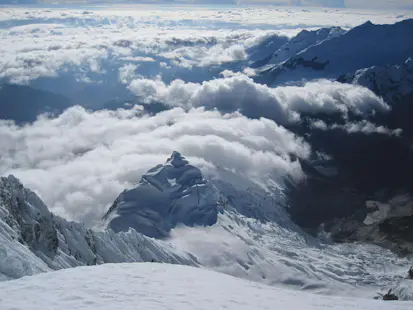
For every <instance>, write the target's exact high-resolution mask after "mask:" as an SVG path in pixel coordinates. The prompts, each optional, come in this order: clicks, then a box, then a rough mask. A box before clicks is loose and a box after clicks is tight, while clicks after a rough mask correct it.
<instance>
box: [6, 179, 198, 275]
mask: <svg viewBox="0 0 413 310" xmlns="http://www.w3.org/2000/svg"><path fill="white" fill-rule="evenodd" d="M0 261H1V262H2V263H1V264H0V280H7V279H12V278H18V277H22V276H26V275H31V274H35V273H39V272H45V271H49V270H57V269H62V268H68V267H76V266H82V265H95V264H102V263H120V262H139V261H158V262H168V263H175V264H187V265H197V262H196V260H195V259H194V257H192V256H190V255H187V254H185V253H183V254H182V255H181V256H179V255H177V254H176V253H175V252H174V251H173V249H172V247H171V246H170V245H169V244H168V243H164V242H162V241H156V240H153V239H150V238H148V237H146V236H144V235H142V234H140V233H138V232H136V231H135V230H128V231H126V232H120V233H115V232H113V231H111V230H108V231H103V232H96V231H93V230H91V229H88V228H86V227H85V226H84V225H83V224H81V223H75V222H68V221H66V220H65V219H63V218H60V217H58V216H55V215H53V214H52V213H51V212H50V211H49V210H48V209H47V207H46V206H45V204H44V203H43V202H42V201H41V199H40V198H39V197H38V196H37V195H36V194H35V193H34V192H32V191H30V190H28V189H26V188H24V187H23V185H22V184H21V183H20V182H19V181H18V180H17V179H16V178H15V177H13V176H9V177H2V178H0Z"/></svg>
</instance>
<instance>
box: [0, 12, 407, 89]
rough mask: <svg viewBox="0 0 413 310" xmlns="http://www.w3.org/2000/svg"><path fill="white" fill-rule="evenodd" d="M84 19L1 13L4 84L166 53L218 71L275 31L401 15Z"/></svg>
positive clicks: (97, 15) (118, 15)
mask: <svg viewBox="0 0 413 310" xmlns="http://www.w3.org/2000/svg"><path fill="white" fill-rule="evenodd" d="M83 13H84V10H70V9H65V10H64V11H63V10H61V9H42V8H25V7H14V8H11V7H10V8H6V7H5V8H1V9H0V26H1V31H0V40H1V42H2V44H1V46H0V78H2V77H5V78H8V79H10V80H11V81H12V82H17V83H27V82H29V81H31V80H33V79H36V78H38V77H44V76H46V77H55V76H57V75H59V74H61V73H62V72H64V71H67V70H74V71H76V72H81V73H82V74H83V75H87V73H88V72H95V73H98V74H102V73H106V72H105V69H106V68H105V65H104V62H105V61H107V62H110V63H112V64H115V65H118V66H122V65H123V64H124V61H125V60H126V61H131V62H132V61H134V62H149V61H152V59H154V58H153V56H156V57H155V58H156V59H158V57H160V56H162V55H163V56H165V57H167V58H169V59H171V61H170V62H169V65H175V66H181V67H185V68H191V67H193V66H210V65H217V64H218V65H219V64H222V63H226V62H232V61H239V60H245V58H246V49H247V48H248V47H251V46H252V45H255V44H257V43H258V42H260V40H262V39H264V38H268V36H269V35H273V34H275V33H279V34H283V33H287V34H289V35H294V34H296V33H297V32H298V31H300V30H301V29H303V28H308V29H313V28H319V27H328V26H344V27H352V26H355V25H358V24H361V23H363V22H365V21H366V20H371V21H373V22H375V23H380V24H383V23H393V22H395V21H398V20H400V16H401V14H400V12H384V11H383V12H380V13H377V12H368V11H366V12H363V14H360V13H359V12H356V11H351V10H346V11H342V10H327V11H326V10H321V9H317V8H314V9H311V10H309V11H302V10H300V9H297V8H295V9H294V8H288V9H287V8H276V7H274V8H263V7H256V8H234V9H233V10H220V9H208V10H207V9H205V8H202V7H185V8H184V9H182V8H176V10H162V9H157V8H156V7H155V6H129V7H126V8H125V7H118V8H116V7H111V8H110V9H105V8H102V9H99V10H93V9H91V10H90V12H89V14H83ZM402 15H403V18H408V17H413V14H409V13H403V14H402ZM90 38H93V40H91V39H90ZM143 55H144V56H143ZM119 61H120V62H119ZM118 62H119V63H118ZM103 77H104V76H103V75H102V78H103Z"/></svg>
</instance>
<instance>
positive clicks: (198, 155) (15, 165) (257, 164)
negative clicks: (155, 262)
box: [0, 106, 310, 225]
mask: <svg viewBox="0 0 413 310" xmlns="http://www.w3.org/2000/svg"><path fill="white" fill-rule="evenodd" d="M0 140H1V141H2V143H1V145H0V154H1V157H0V174H1V175H5V174H9V173H13V174H14V175H16V176H17V177H18V178H21V180H22V182H23V183H24V184H25V185H26V186H27V187H29V188H31V189H33V190H35V191H37V192H38V193H39V194H40V196H41V198H42V199H44V201H45V203H46V204H48V206H49V207H50V208H51V210H52V211H53V212H56V213H57V214H59V215H62V216H65V217H67V218H68V219H72V220H77V221H83V222H85V223H86V224H87V225H95V224H97V223H99V220H100V217H101V216H102V215H103V214H104V212H105V211H106V210H107V208H108V206H109V205H110V204H111V203H112V202H113V200H114V199H115V198H116V197H117V196H118V194H119V193H120V192H121V191H123V189H125V188H126V187H130V186H132V185H133V184H134V183H136V182H138V181H139V179H140V176H141V175H142V174H143V173H144V172H146V171H147V170H148V169H149V168H151V167H153V166H155V165H157V164H159V163H163V162H165V160H166V159H167V157H169V155H170V154H171V153H172V151H173V150H177V151H180V152H182V154H184V155H185V156H187V157H188V159H189V160H190V161H191V162H192V163H193V164H195V165H198V166H200V167H201V168H202V169H203V171H204V172H205V173H206V174H207V175H209V176H210V177H213V176H214V175H215V176H217V174H219V173H220V171H221V172H222V171H224V170H226V171H228V172H231V173H235V174H236V175H237V176H238V177H240V178H245V179H247V180H256V181H257V182H259V181H263V180H265V179H266V178H268V176H269V174H272V178H275V181H277V182H280V184H282V182H281V180H282V178H283V177H284V176H286V175H291V176H292V177H300V176H301V168H300V165H299V163H298V162H297V161H294V160H293V159H291V158H290V154H293V155H295V156H299V157H302V158H306V157H307V156H309V152H310V148H309V146H308V145H307V144H306V143H305V142H303V140H302V139H300V138H298V137H296V136H295V135H293V134H292V133H291V132H289V131H287V130H286V129H285V128H283V127H281V126H278V125H277V124H275V123H274V122H273V121H270V120H268V119H259V120H250V119H247V118H246V117H244V116H242V115H240V114H238V113H233V114H227V115H222V114H220V113H219V112H217V111H205V110H204V109H202V108H198V109H192V110H190V111H188V112H185V111H184V110H183V109H181V108H175V109H172V110H169V111H165V112H162V113H159V114H157V115H155V116H147V115H142V114H141V109H140V108H139V106H136V107H135V108H134V109H132V110H122V109H121V110H117V111H114V112H110V111H99V112H94V113H90V112H87V111H86V110H84V109H83V108H81V107H73V108H70V109H68V110H67V111H65V112H64V113H63V114H62V115H61V116H59V117H58V118H55V119H48V118H41V119H39V120H38V121H37V122H35V123H33V124H32V125H27V126H24V127H17V126H15V125H13V124H10V123H7V122H1V123H0Z"/></svg>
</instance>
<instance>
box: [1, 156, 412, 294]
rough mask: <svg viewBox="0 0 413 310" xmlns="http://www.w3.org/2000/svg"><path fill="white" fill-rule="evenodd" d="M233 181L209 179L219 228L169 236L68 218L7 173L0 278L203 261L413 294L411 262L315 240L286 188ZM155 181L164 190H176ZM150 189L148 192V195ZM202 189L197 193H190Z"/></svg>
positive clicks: (237, 271)
mask: <svg viewBox="0 0 413 310" xmlns="http://www.w3.org/2000/svg"><path fill="white" fill-rule="evenodd" d="M175 155H176V154H175ZM167 165H168V164H167ZM163 166H164V165H162V167H163ZM158 168H160V167H158ZM170 168H171V169H172V167H170ZM191 170H193V168H192V169H190V170H189V171H191ZM151 171H154V170H151ZM156 171H158V172H160V171H162V169H157V170H156ZM195 171H198V170H196V169H195ZM154 175H156V176H158V175H157V174H156V173H155V174H154ZM166 175H168V174H166ZM161 179H162V178H161ZM228 179H229V178H228V177H223V178H222V179H221V178H219V179H216V180H214V179H212V180H211V181H210V182H211V184H214V185H213V186H214V187H215V188H216V189H217V190H218V191H219V195H220V198H219V201H218V204H219V206H220V208H222V210H221V211H220V212H219V213H218V218H217V222H216V223H215V224H214V225H212V226H202V225H201V226H199V225H198V226H195V227H188V226H184V225H182V224H180V225H178V226H176V227H175V228H173V229H171V231H170V232H169V238H168V239H167V240H166V241H160V240H155V239H151V238H148V237H146V236H144V235H142V234H140V233H138V232H136V231H135V230H133V229H131V230H128V231H127V232H119V233H114V232H113V231H112V230H108V231H102V232H95V231H92V230H89V229H86V228H85V227H84V226H83V225H82V224H78V223H73V222H72V223H68V222H66V221H65V220H64V219H61V218H59V217H56V216H53V215H51V214H50V213H49V212H48V211H47V209H46V207H45V206H44V204H43V203H42V202H41V201H39V199H38V197H37V196H36V195H35V194H34V193H32V192H30V191H29V190H27V189H24V188H23V187H22V185H21V184H20V183H19V182H18V181H17V180H16V179H15V178H13V177H8V178H2V179H1V180H2V184H1V186H0V188H1V191H0V193H1V195H0V197H2V198H1V201H2V202H1V203H0V206H1V207H0V210H1V212H2V214H1V221H0V223H1V227H2V229H1V230H0V238H2V241H4V242H2V243H1V244H0V254H1V255H2V257H1V260H0V261H1V262H5V264H1V266H0V274H1V279H2V280H7V279H12V278H18V277H22V276H24V275H32V274H36V273H39V272H44V271H50V270H56V269H61V268H70V267H74V266H81V265H93V264H102V263H108V262H134V261H157V262H168V263H176V264H186V265H195V266H205V267H207V268H210V269H213V270H215V271H219V272H222V273H226V274H230V275H233V276H236V277H240V278H244V279H249V280H254V281H257V282H263V283H266V284H270V285H275V286H281V287H285V288H292V289H296V290H306V291H310V292H313V293H322V294H330V295H341V296H359V297H367V298H372V297H373V296H375V294H376V293H377V292H378V291H382V290H386V289H387V290H388V289H389V288H393V289H399V290H400V292H401V293H400V296H399V297H400V298H401V299H411V298H412V297H413V296H411V295H409V294H410V292H409V291H405V290H404V291H403V289H402V286H401V285H402V284H403V276H404V275H405V272H406V270H407V269H408V267H409V261H408V260H407V259H403V258H398V257H397V256H396V255H395V254H393V253H391V252H389V251H388V250H385V249H382V248H380V247H377V246H369V245H362V244H339V245H334V244H330V243H329V242H322V241H320V240H318V239H316V238H313V237H311V236H309V235H307V234H306V233H305V232H303V231H302V230H301V229H300V228H299V227H297V226H296V225H295V224H294V223H292V222H291V220H290V219H289V217H288V214H287V213H286V211H285V209H284V208H283V205H282V203H281V202H282V200H280V197H279V195H280V194H279V193H278V194H277V193H276V192H275V191H270V190H269V188H270V187H269V186H267V187H263V186H261V187H259V186H258V185H257V184H256V185H255V186H253V184H251V180H242V178H240V177H238V180H236V181H237V182H236V183H234V184H228V183H227V182H226V181H224V180H228ZM157 180H160V179H159V178H157ZM198 180H200V178H198ZM157 184H163V186H164V188H166V189H167V188H169V186H170V185H168V184H169V183H168V184H166V183H157ZM176 184H180V182H177V183H176ZM183 184H185V182H183ZM241 184H244V187H242V186H240V185H241ZM247 184H248V187H246V186H247ZM211 186H212V185H211ZM144 188H146V187H144ZM142 194H143V195H144V197H145V192H144V191H143V192H142ZM197 195H198V193H196V194H195V193H194V192H191V194H189V197H188V198H191V197H192V196H194V197H197ZM135 198H136V199H139V196H137V197H135ZM191 201H195V202H197V201H198V200H191ZM135 206H139V204H138V205H136V204H135ZM189 206H192V207H195V208H196V207H197V206H198V205H197V204H195V205H192V204H190V205H189ZM152 207H153V208H154V209H155V210H156V208H158V206H156V205H153V206H152ZM200 210H201V209H200ZM202 210H203V211H207V209H202ZM198 211H199V210H198ZM56 238H57V239H56ZM19 239H20V242H19ZM56 240H57V241H56Z"/></svg>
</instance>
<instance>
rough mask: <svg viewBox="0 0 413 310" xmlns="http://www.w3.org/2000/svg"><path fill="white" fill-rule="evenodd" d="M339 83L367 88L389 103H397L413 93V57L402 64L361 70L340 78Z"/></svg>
mask: <svg viewBox="0 0 413 310" xmlns="http://www.w3.org/2000/svg"><path fill="white" fill-rule="evenodd" d="M339 81H340V82H343V83H352V84H357V85H361V86H364V87H367V88H369V89H370V90H372V91H373V92H374V93H376V94H378V95H380V96H383V97H384V98H385V99H386V101H387V102H390V103H395V102H396V101H398V100H399V99H400V98H402V97H403V96H406V95H408V94H411V93H413V57H409V58H408V59H407V60H406V61H405V62H404V63H401V64H396V65H388V66H373V67H370V68H365V69H360V70H357V71H356V72H355V73H352V74H348V75H345V76H342V77H340V78H339Z"/></svg>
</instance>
